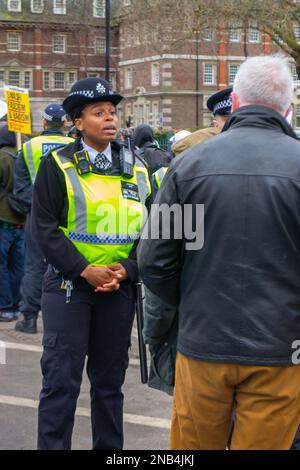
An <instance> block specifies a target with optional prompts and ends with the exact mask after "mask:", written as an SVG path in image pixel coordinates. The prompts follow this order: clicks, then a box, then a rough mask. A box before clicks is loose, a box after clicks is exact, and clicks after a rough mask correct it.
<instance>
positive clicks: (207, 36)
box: [203, 28, 212, 41]
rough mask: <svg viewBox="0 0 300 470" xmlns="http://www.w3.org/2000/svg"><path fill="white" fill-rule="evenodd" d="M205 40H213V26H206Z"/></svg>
mask: <svg viewBox="0 0 300 470" xmlns="http://www.w3.org/2000/svg"><path fill="white" fill-rule="evenodd" d="M203 41H212V28H205V30H204V31H203Z"/></svg>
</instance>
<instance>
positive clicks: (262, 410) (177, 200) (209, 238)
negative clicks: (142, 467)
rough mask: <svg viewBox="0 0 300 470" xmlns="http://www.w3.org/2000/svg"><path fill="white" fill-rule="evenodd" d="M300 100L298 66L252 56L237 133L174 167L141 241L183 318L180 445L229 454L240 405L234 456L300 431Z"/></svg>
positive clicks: (148, 273) (156, 284) (240, 92)
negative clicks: (295, 117)
mask: <svg viewBox="0 0 300 470" xmlns="http://www.w3.org/2000/svg"><path fill="white" fill-rule="evenodd" d="M292 95H293V79H292V76H291V72H290V68H289V64H288V62H287V60H285V59H283V58H280V57H272V56H271V57H254V58H251V59H248V60H247V61H246V62H245V63H244V64H243V65H242V66H241V67H240V69H239V72H238V74H237V76H236V79H235V83H234V90H233V94H232V102H233V114H232V115H231V116H230V118H229V120H228V122H227V124H226V126H225V128H226V132H222V133H221V134H220V135H218V136H216V137H214V138H213V139H209V140H207V141H206V142H204V143H202V144H201V145H196V146H194V147H193V148H191V149H190V150H188V151H186V152H184V153H183V154H182V156H179V157H177V158H176V159H175V160H174V161H173V162H172V163H171V165H170V168H169V170H168V172H167V174H166V176H165V178H164V180H163V182H162V185H161V188H160V191H159V193H158V195H157V198H156V201H155V202H156V205H155V207H154V208H153V207H152V211H151V214H150V218H149V223H148V226H146V228H145V233H144V234H143V235H142V240H141V244H140V247H139V250H138V262H139V267H140V272H141V276H142V278H143V281H144V283H145V285H146V287H147V288H148V289H149V290H151V291H152V292H153V294H155V295H157V296H158V297H160V298H161V299H162V300H163V301H164V302H166V303H167V304H169V305H170V306H171V307H173V308H175V309H178V312H179V313H178V323H179V327H178V340H177V355H176V374H175V387H174V406H173V417H172V427H171V448H172V449H182V450H183V449H189V450H192V449H211V450H213V449H215V450H217V449H225V447H226V444H227V442H228V437H229V434H230V430H231V418H232V413H233V410H235V416H236V420H235V425H234V429H233V434H232V440H231V448H232V449H234V450H236V449H237V450H242V449H243V450H250V449H256V450H260V449H261V450H285V449H286V450H288V449H290V447H291V445H292V442H293V439H294V437H295V435H296V432H297V428H298V425H299V410H300V364H299V362H300V361H299V346H298V345H299V338H300V307H299V306H300V290H299V278H300V213H299V205H300V159H299V154H300V147H299V142H298V140H297V138H296V135H295V134H294V132H293V130H292V128H291V127H290V125H289V124H288V123H287V121H286V119H285V115H286V112H287V110H288V108H289V106H290V102H291V99H292ZM171 209H172V211H173V216H172V217H171V216H170V215H171V214H170V210H171ZM176 214H177V215H176ZM161 221H162V222H161ZM182 221H184V224H182ZM167 228H168V229H169V230H167ZM179 230H180V232H179ZM152 234H155V236H152V237H151V235H152ZM170 315H173V314H172V312H171V313H170ZM159 320H160V319H159V318H158V319H157V323H158V322H159ZM165 321H166V320H165ZM154 327H155V325H154V326H153V329H154ZM156 334H157V336H159V334H158V333H157V332H156ZM160 339H161V341H163V340H164V337H161V338H160ZM297 348H298V350H297Z"/></svg>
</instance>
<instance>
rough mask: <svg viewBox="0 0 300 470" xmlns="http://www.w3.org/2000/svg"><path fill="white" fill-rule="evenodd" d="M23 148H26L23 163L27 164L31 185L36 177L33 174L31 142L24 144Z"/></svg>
mask: <svg viewBox="0 0 300 470" xmlns="http://www.w3.org/2000/svg"><path fill="white" fill-rule="evenodd" d="M25 148H26V158H25V161H26V162H27V163H28V166H29V173H30V177H31V181H32V184H33V183H34V180H35V177H36V173H35V167H34V161H33V153H32V145H31V140H30V141H29V142H26V144H25Z"/></svg>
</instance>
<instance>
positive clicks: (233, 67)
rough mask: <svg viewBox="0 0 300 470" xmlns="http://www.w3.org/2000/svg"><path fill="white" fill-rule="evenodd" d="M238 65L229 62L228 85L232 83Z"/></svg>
mask: <svg viewBox="0 0 300 470" xmlns="http://www.w3.org/2000/svg"><path fill="white" fill-rule="evenodd" d="M239 67H240V66H239V65H238V64H229V67H228V83H229V84H230V85H232V83H233V82H234V79H235V76H236V74H237V72H238V69H239Z"/></svg>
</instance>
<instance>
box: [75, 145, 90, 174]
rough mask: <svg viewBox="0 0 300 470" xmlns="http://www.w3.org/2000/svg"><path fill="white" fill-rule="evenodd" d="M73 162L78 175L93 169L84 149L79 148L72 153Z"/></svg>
mask: <svg viewBox="0 0 300 470" xmlns="http://www.w3.org/2000/svg"><path fill="white" fill-rule="evenodd" d="M74 163H75V166H76V170H77V173H78V174H79V175H85V174H86V173H91V172H92V171H93V166H92V164H91V160H90V157H89V154H88V152H87V151H86V150H80V151H79V152H75V153H74Z"/></svg>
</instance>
